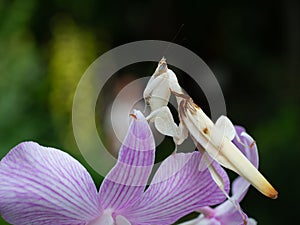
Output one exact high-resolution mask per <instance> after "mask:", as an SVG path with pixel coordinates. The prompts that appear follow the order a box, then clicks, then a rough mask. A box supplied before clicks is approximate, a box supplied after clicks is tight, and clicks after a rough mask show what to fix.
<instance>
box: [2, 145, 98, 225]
mask: <svg viewBox="0 0 300 225" xmlns="http://www.w3.org/2000/svg"><path fill="white" fill-rule="evenodd" d="M0 179H1V186H0V212H1V215H2V217H3V218H4V219H5V220H7V221H8V222H9V223H12V224H53V225H54V224H55V225H57V224H60V225H67V224H75V225H76V224H84V223H85V222H87V221H89V220H92V219H93V218H95V217H96V216H97V215H98V214H99V213H101V212H100V207H99V197H98V194H97V190H96V187H95V185H94V182H93V180H92V178H91V176H90V175H89V174H88V172H87V171H86V169H85V168H84V167H83V166H82V165H81V164H80V163H79V162H78V161H77V160H75V159H74V158H72V157H71V156H70V155H68V154H67V153H65V152H62V151H60V150H57V149H54V148H46V147H43V146H40V145H38V144H37V143H34V142H23V143H21V144H19V145H17V146H16V147H15V148H13V149H12V150H11V151H10V152H9V153H8V154H7V155H6V156H5V157H4V158H3V159H2V160H1V164H0Z"/></svg>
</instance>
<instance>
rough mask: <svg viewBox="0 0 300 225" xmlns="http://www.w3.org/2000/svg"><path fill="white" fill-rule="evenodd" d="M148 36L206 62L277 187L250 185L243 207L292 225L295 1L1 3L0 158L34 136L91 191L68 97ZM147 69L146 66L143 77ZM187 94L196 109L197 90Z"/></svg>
mask: <svg viewBox="0 0 300 225" xmlns="http://www.w3.org/2000/svg"><path fill="white" fill-rule="evenodd" d="M183 24H184V26H183V27H182V25H183ZM180 27H182V28H181V30H180V32H179V34H178V35H176V34H177V33H178V31H179V29H180ZM146 39H147V40H148V39H154V40H165V41H172V42H175V43H177V44H180V45H182V46H184V47H187V48H188V49H190V50H191V51H193V52H195V53H196V54H197V55H199V56H200V57H201V58H202V59H203V60H204V61H205V62H206V63H207V64H208V65H209V66H210V68H211V69H212V71H213V72H214V73H215V74H216V76H217V78H218V80H219V82H220V85H221V86H222V89H223V93H224V96H225V99H226V106H227V112H228V116H229V117H230V118H231V119H232V121H233V122H234V123H236V124H242V125H243V126H245V127H247V131H248V132H249V133H250V134H251V135H252V136H253V137H254V139H255V140H256V142H257V144H258V147H259V153H260V170H261V171H263V173H264V174H266V175H267V177H268V179H269V180H270V181H271V183H272V184H274V186H275V187H276V189H277V190H278V191H279V198H278V199H277V200H270V199H267V198H266V197H264V196H262V195H261V194H260V193H259V192H258V191H256V190H254V188H251V189H250V191H249V193H248V195H247V196H246V198H245V199H244V201H243V202H242V207H243V209H244V210H245V212H246V213H247V214H248V215H249V216H250V217H254V218H256V219H257V221H258V223H259V224H263V225H269V224H296V223H297V221H298V216H297V214H298V211H299V208H298V206H297V203H298V202H299V200H300V199H299V191H298V190H299V180H298V179H299V174H298V172H299V169H298V168H299V167H298V165H299V156H300V153H299V136H298V133H297V128H298V127H299V124H300V123H299V122H300V121H299V113H300V108H299V103H300V101H299V90H298V89H299V81H300V77H299V72H300V63H299V62H300V4H299V2H298V1H296V0H287V1H283V0H282V1H271V0H270V1H258V0H253V1H250V2H243V3H242V2H240V1H232V2H225V1H216V0H215V1H170V0H164V1H143V2H142V1H122V2H121V1H120V2H118V1H105V2H104V1H97V0H87V1H79V0H73V1H68V0H54V1H37V0H27V1H22V0H16V1H8V0H0V157H1V158H2V157H3V156H4V155H5V154H6V153H7V152H8V151H9V149H11V148H12V147H13V146H15V145H16V144H18V143H19V142H21V141H24V140H34V141H37V142H39V143H40V144H42V145H45V146H54V147H57V148H59V149H64V150H68V152H70V154H71V155H73V156H74V157H76V158H78V159H79V160H81V161H82V163H83V164H84V165H85V166H87V168H88V169H89V171H90V172H91V173H92V175H93V178H94V179H95V181H96V183H97V185H98V186H99V184H100V181H101V179H99V176H98V175H97V174H96V173H95V172H94V171H93V170H92V169H91V168H90V167H88V165H87V164H86V163H85V162H84V161H83V159H82V157H81V156H80V153H79V151H78V149H77V148H76V145H75V141H74V137H73V134H72V127H71V109H72V99H73V94H74V91H75V89H76V85H77V82H78V81H79V79H80V77H81V76H82V74H83V72H84V71H85V70H86V68H87V67H88V66H89V65H90V64H91V63H92V62H93V61H94V60H95V59H96V58H97V57H98V56H100V55H101V54H103V53H104V52H106V51H108V50H109V49H112V48H114V47H117V46H119V45H122V44H125V43H128V42H132V41H137V40H146ZM128 54H130V53H128ZM155 67H156V64H155V63H153V65H152V67H151V70H150V71H153V69H154V68H155ZM147 71H149V70H147ZM133 72H134V71H133ZM151 73H152V72H150V73H148V74H143V75H144V76H149V75H151ZM182 85H183V86H184V84H182ZM187 88H188V87H187ZM191 95H193V97H194V100H195V101H196V102H197V103H198V104H200V105H201V99H197V93H191ZM100 130H101V127H100ZM0 224H6V223H5V222H1V221H0Z"/></svg>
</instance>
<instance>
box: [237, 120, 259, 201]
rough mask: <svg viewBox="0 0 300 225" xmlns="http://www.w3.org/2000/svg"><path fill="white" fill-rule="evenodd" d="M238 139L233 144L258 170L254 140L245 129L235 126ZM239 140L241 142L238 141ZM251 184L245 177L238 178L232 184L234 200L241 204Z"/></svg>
mask: <svg viewBox="0 0 300 225" xmlns="http://www.w3.org/2000/svg"><path fill="white" fill-rule="evenodd" d="M235 129H236V132H237V136H238V138H235V139H233V143H234V144H235V145H236V146H237V147H238V148H239V149H240V151H241V152H242V153H243V154H244V155H245V156H246V157H247V158H248V159H249V161H250V162H251V163H252V164H253V165H254V166H255V167H256V168H258V150H257V146H256V144H255V141H254V140H253V138H252V137H251V136H250V135H249V134H247V133H246V131H245V129H244V128H243V127H240V126H235ZM238 139H239V140H238ZM249 186H250V183H249V182H248V181H246V180H245V179H244V178H243V177H238V178H236V179H235V180H234V182H233V184H232V198H234V199H235V200H236V201H237V202H241V201H242V199H243V198H244V197H245V195H246V193H247V191H248V189H249Z"/></svg>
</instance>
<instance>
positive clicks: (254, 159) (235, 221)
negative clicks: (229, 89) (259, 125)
mask: <svg viewBox="0 0 300 225" xmlns="http://www.w3.org/2000/svg"><path fill="white" fill-rule="evenodd" d="M235 129H236V133H237V137H236V138H234V140H233V143H234V144H235V145H236V146H237V147H238V148H239V149H240V150H241V152H242V153H243V154H244V155H245V156H246V157H247V158H248V159H249V160H250V162H251V163H252V164H253V165H254V166H255V167H256V168H258V151H257V146H256V144H255V141H254V140H253V138H252V137H251V136H250V135H249V134H247V133H246V131H245V129H244V128H243V127H240V126H235ZM249 186H250V183H249V182H248V181H246V180H245V179H244V178H243V177H241V176H239V177H237V178H236V179H235V180H234V181H233V183H232V196H231V199H232V200H233V201H234V202H235V205H234V204H233V203H232V202H231V201H230V200H227V201H225V202H223V203H222V204H221V205H219V206H217V207H216V208H214V209H213V208H211V207H208V206H206V207H203V208H200V210H198V211H199V212H201V213H202V214H201V215H200V216H199V217H198V218H196V219H194V220H191V221H188V222H185V223H182V224H181V225H241V224H243V225H244V224H248V225H255V224H257V223H256V221H255V220H254V219H252V218H248V217H247V215H246V214H245V213H243V212H242V211H241V209H240V205H239V203H240V202H241V201H242V200H243V198H244V197H245V195H246V193H247V191H248V189H249ZM237 207H238V208H239V210H238V209H237Z"/></svg>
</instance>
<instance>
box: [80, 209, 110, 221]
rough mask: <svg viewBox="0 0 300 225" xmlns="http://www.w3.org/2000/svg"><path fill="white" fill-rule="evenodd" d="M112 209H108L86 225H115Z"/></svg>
mask: <svg viewBox="0 0 300 225" xmlns="http://www.w3.org/2000/svg"><path fill="white" fill-rule="evenodd" d="M112 212H113V210H112V209H107V210H105V211H104V212H103V214H102V215H101V216H99V217H97V218H96V219H94V220H93V221H91V222H88V223H86V224H85V225H115V224H114V219H113V217H112Z"/></svg>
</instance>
